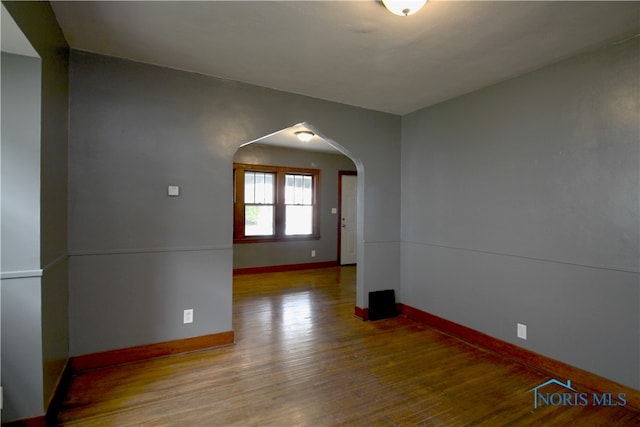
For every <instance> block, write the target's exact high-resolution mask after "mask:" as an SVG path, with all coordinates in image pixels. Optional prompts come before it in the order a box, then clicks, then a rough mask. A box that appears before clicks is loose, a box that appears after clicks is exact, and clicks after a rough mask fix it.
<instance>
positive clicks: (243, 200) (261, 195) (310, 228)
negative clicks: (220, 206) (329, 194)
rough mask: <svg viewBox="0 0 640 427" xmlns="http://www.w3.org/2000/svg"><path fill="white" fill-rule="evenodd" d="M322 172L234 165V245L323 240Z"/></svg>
mask: <svg viewBox="0 0 640 427" xmlns="http://www.w3.org/2000/svg"><path fill="white" fill-rule="evenodd" d="M319 182H320V171H319V170H318V169H300V168H287V167H276V166H261V165H247V164H241V163H234V218H233V219H234V221H233V222H234V227H233V231H234V234H233V239H234V242H240V243H242V242H264V241H279V240H289V239H317V238H319V237H320V221H319V220H320V216H319V204H318V202H317V201H318V189H319Z"/></svg>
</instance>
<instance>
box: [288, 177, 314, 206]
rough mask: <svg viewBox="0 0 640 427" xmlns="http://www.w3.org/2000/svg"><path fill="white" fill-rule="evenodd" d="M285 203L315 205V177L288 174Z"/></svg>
mask: <svg viewBox="0 0 640 427" xmlns="http://www.w3.org/2000/svg"><path fill="white" fill-rule="evenodd" d="M284 203H285V204H287V205H311V204H313V177H311V176H308V175H290V174H287V175H286V179H285V192H284Z"/></svg>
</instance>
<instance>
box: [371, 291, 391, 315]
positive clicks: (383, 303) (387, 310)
mask: <svg viewBox="0 0 640 427" xmlns="http://www.w3.org/2000/svg"><path fill="white" fill-rule="evenodd" d="M397 315H398V308H397V307H396V294H395V291H394V290H393V289H388V290H385V291H374V292H369V320H379V319H387V318H389V317H396V316H397Z"/></svg>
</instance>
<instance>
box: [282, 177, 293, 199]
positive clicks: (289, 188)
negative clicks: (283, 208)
mask: <svg viewBox="0 0 640 427" xmlns="http://www.w3.org/2000/svg"><path fill="white" fill-rule="evenodd" d="M294 183H295V177H294V176H293V175H285V184H284V203H285V204H287V205H292V204H293V185H294Z"/></svg>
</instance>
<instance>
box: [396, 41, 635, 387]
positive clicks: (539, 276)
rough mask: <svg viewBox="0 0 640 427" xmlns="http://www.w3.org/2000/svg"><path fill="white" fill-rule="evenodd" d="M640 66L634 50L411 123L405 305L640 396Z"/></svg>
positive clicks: (406, 138)
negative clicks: (522, 331) (523, 336)
mask: <svg viewBox="0 0 640 427" xmlns="http://www.w3.org/2000/svg"><path fill="white" fill-rule="evenodd" d="M639 58H640V55H639V47H638V40H637V39H636V40H631V41H628V42H626V43H623V44H617V45H612V46H609V47H607V48H603V49H601V50H598V51H594V52H589V53H585V54H582V55H579V56H576V57H573V58H570V59H567V60H565V61H562V62H560V63H558V64H555V65H552V66H549V67H546V68H544V69H541V70H538V71H536V72H534V73H531V74H528V75H525V76H522V77H519V78H516V79H513V80H510V81H507V82H504V83H501V84H498V85H495V86H492V87H490V88H487V89H484V90H480V91H478V92H475V93H473V94H470V95H467V96H463V97H461V98H458V99H455V100H451V101H448V102H445V103H443V104H440V105H437V106H434V107H431V108H427V109H424V110H421V111H419V112H416V113H413V114H411V115H408V116H406V117H403V126H402V134H403V140H402V192H403V198H402V241H403V245H402V292H401V300H402V301H403V302H405V303H407V304H409V305H412V306H414V307H417V308H419V309H422V310H425V311H427V312H430V313H433V314H436V315H438V316H441V317H444V318H446V319H449V320H452V321H454V322H457V323H460V324H463V325H465V326H468V327H471V328H473V329H476V330H479V331H481V332H484V333H487V334H489V335H492V336H494V337H497V338H500V339H503V340H505V341H508V342H512V343H515V344H517V345H519V346H522V347H525V348H528V349H531V350H533V351H535V352H538V353H541V354H544V355H547V356H550V357H553V358H556V359H559V360H561V361H564V362H566V363H569V364H571V365H574V366H577V367H580V368H583V369H586V370H588V371H591V372H594V373H596V374H599V375H602V376H604V377H607V378H610V379H612V380H614V381H618V382H620V383H622V384H625V385H628V386H631V387H635V388H640V371H639V369H640V368H639V366H640V326H639V325H640V290H639V287H640V286H639V285H640V283H639V274H638V271H639V265H638V263H639V259H640V250H639V246H640V245H639V238H640V225H639V221H640V212H639V208H640V204H639V195H640V188H639V186H640V167H639V161H640V158H639V145H640V135H639V132H640V122H639V121H640V108H639V104H638V103H639V102H640V101H639V100H640V96H639V95H640V89H639V80H638V75H640V66H639V64H640V61H639ZM516 322H520V323H525V324H527V325H528V335H529V337H528V340H526V341H523V340H520V339H516Z"/></svg>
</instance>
